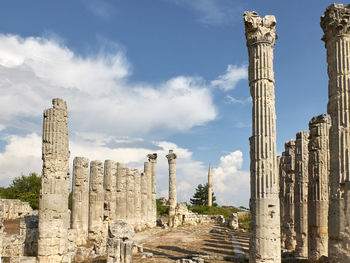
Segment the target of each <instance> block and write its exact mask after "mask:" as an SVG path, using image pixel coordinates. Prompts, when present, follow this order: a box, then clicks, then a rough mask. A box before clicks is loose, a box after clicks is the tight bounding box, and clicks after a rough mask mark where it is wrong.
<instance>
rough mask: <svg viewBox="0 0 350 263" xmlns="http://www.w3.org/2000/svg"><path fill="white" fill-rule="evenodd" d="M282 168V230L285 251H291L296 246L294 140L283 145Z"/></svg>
mask: <svg viewBox="0 0 350 263" xmlns="http://www.w3.org/2000/svg"><path fill="white" fill-rule="evenodd" d="M284 149H285V151H284V157H283V158H284V166H283V169H284V171H285V173H286V177H285V187H286V189H285V204H284V205H285V211H284V213H285V218H284V222H283V225H282V226H283V228H284V231H285V234H286V240H285V243H284V247H285V249H287V250H289V251H293V250H294V249H295V245H296V234H295V230H294V226H295V222H294V187H295V173H296V171H295V169H296V168H295V166H296V163H295V140H294V139H293V140H289V141H288V142H286V143H285V144H284Z"/></svg>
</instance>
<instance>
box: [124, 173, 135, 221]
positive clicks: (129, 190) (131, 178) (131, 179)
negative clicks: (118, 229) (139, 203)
mask: <svg viewBox="0 0 350 263" xmlns="http://www.w3.org/2000/svg"><path fill="white" fill-rule="evenodd" d="M126 220H127V221H128V223H129V224H132V225H133V224H134V221H135V169H131V168H126Z"/></svg>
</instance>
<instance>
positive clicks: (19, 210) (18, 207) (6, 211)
mask: <svg viewBox="0 0 350 263" xmlns="http://www.w3.org/2000/svg"><path fill="white" fill-rule="evenodd" d="M0 206H2V207H3V220H8V219H17V218H21V217H23V216H25V215H27V216H29V215H37V214H38V211H37V210H33V209H32V208H31V207H30V205H29V203H27V202H22V201H20V200H17V199H0Z"/></svg>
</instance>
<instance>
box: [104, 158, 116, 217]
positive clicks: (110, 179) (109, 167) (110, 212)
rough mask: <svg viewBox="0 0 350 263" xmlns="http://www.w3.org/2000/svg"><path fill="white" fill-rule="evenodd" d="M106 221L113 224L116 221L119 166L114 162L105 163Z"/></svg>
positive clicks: (107, 161)
mask: <svg viewBox="0 0 350 263" xmlns="http://www.w3.org/2000/svg"><path fill="white" fill-rule="evenodd" d="M103 188H104V204H105V205H104V212H105V215H104V216H105V218H104V219H105V220H108V221H109V222H113V221H114V220H115V219H116V205H117V164H116V163H115V162H114V161H111V160H106V161H105V172H104V180H103Z"/></svg>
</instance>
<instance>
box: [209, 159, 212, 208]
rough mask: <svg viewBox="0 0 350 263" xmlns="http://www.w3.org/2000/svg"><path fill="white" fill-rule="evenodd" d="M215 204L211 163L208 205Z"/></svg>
mask: <svg viewBox="0 0 350 263" xmlns="http://www.w3.org/2000/svg"><path fill="white" fill-rule="evenodd" d="M212 205H213V183H212V175H211V165H209V171H208V206H212Z"/></svg>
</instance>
